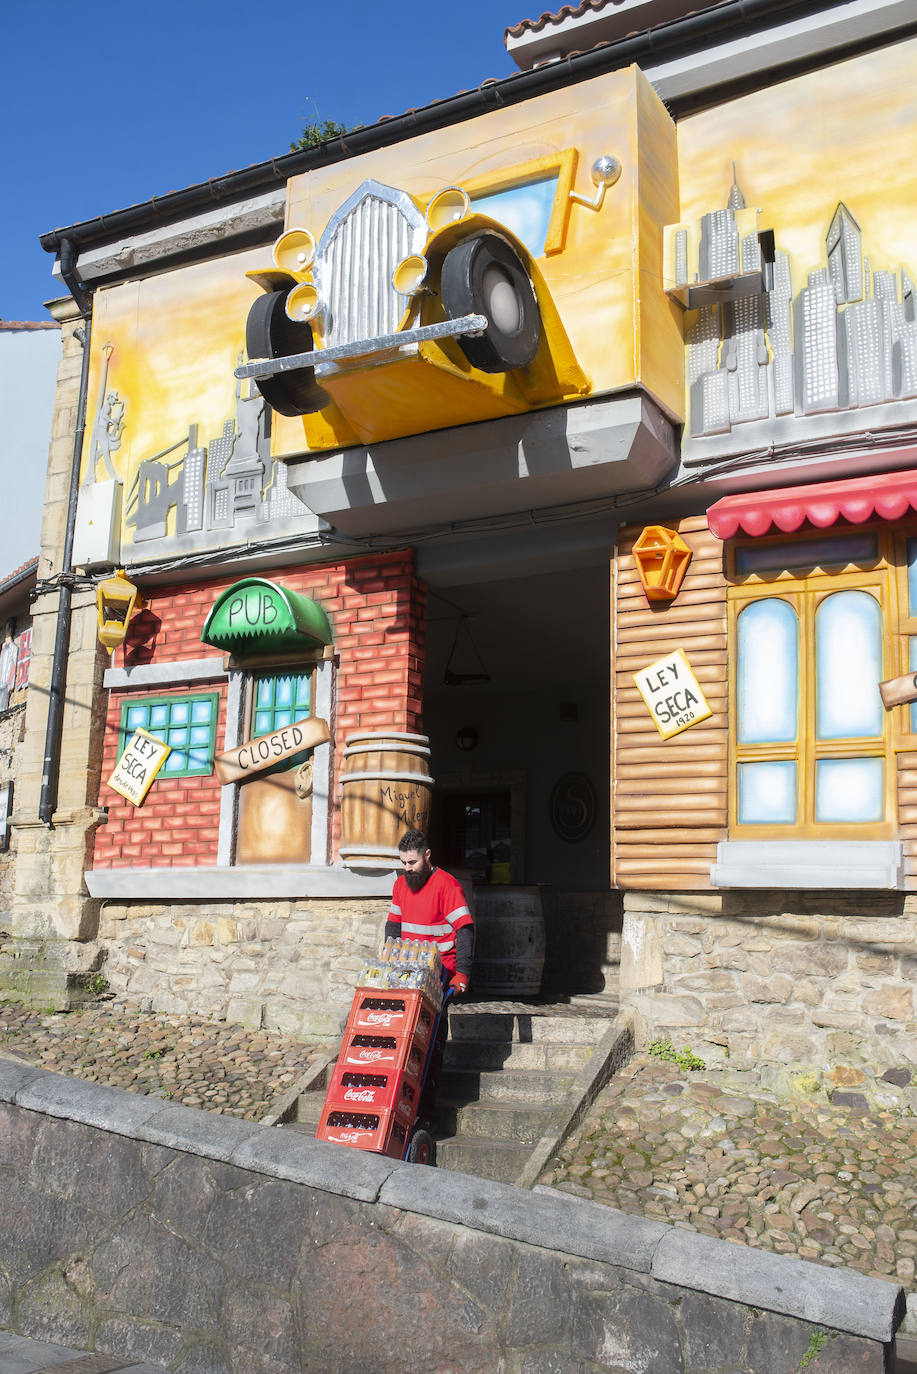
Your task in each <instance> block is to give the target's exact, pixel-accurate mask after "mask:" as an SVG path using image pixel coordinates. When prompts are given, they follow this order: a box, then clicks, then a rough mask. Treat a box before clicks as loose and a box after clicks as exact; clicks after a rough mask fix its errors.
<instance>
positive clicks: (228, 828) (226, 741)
mask: <svg viewBox="0 0 917 1374" xmlns="http://www.w3.org/2000/svg"><path fill="white" fill-rule="evenodd" d="M228 676H229V687H228V689H227V692H226V730H225V733H224V736H223V751H224V753H225V751H226V750H227V749H235V748H236V746H237V745H238V744H241V743H242V702H243V692H242V683H243V676H244V675H243V673H242V672H241V670H238V669H234V670H233V671H232V672H231V673H229V675H228ZM238 818H239V788H238V786H237V785H236V784H234V783H227V784H226V786H225V787H221V788H220V828H219V832H218V835H217V864H218V865H219V866H220V867H221V868H222V867H228V866H229V865H230V864H231V863H232V861H233V857H234V854H235V839H236V825H237V823H238Z"/></svg>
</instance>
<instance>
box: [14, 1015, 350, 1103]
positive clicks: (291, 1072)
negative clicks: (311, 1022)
mask: <svg viewBox="0 0 917 1374" xmlns="http://www.w3.org/2000/svg"><path fill="white" fill-rule="evenodd" d="M322 1052H323V1049H322V1047H321V1046H317V1045H305V1044H302V1043H301V1042H300V1041H298V1040H294V1039H292V1038H291V1037H290V1036H287V1035H277V1034H274V1033H273V1032H270V1031H251V1030H245V1029H243V1028H242V1027H241V1026H234V1025H226V1024H225V1023H223V1022H213V1021H204V1020H203V1019H201V1018H200V1017H196V1016H165V1015H156V1014H153V1013H149V1012H147V1013H144V1012H140V1011H138V1010H136V1009H134V1008H132V1007H131V1006H130V1005H129V1004H126V1003H125V1004H119V1005H114V1004H112V1003H107V1002H104V1001H100V1002H97V1003H93V1004H91V1005H90V1006H88V1007H85V1008H83V1009H81V1010H79V1011H73V1012H58V1013H52V1014H48V1013H47V1012H35V1011H30V1010H28V1009H27V1008H24V1007H15V1006H3V1005H0V1054H5V1055H13V1056H15V1057H16V1058H17V1059H24V1060H27V1061H28V1062H29V1063H30V1064H38V1065H40V1066H41V1067H42V1068H45V1069H52V1070H53V1071H54V1072H55V1073H65V1074H72V1075H73V1076H74V1077H75V1078H86V1079H89V1080H90V1081H91V1082H93V1083H107V1084H109V1085H110V1086H111V1087H115V1088H126V1089H128V1090H129V1091H130V1092H137V1093H148V1094H149V1095H150V1096H152V1097H162V1098H166V1099H168V1100H169V1101H172V1102H180V1103H183V1104H184V1105H185V1106H187V1107H203V1108H206V1109H207V1110H208V1111H214V1112H223V1113H225V1114H226V1115H227V1116H238V1117H243V1118H244V1119H245V1120H248V1121H258V1120H260V1119H261V1118H262V1117H263V1116H265V1115H266V1114H267V1112H268V1111H269V1110H270V1108H271V1106H272V1104H274V1103H275V1102H276V1101H277V1099H278V1098H279V1097H281V1096H282V1095H283V1094H284V1093H285V1092H287V1091H288V1090H289V1089H290V1088H291V1087H292V1086H293V1084H294V1083H295V1082H296V1081H297V1079H299V1078H301V1077H302V1075H303V1074H304V1073H305V1072H306V1070H307V1069H308V1067H309V1065H310V1064H311V1063H312V1062H313V1060H314V1059H315V1058H316V1057H317V1056H318V1055H320V1054H321V1053H322Z"/></svg>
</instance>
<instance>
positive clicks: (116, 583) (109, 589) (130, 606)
mask: <svg viewBox="0 0 917 1374" xmlns="http://www.w3.org/2000/svg"><path fill="white" fill-rule="evenodd" d="M139 595H140V593H139V592H138V590H137V588H136V587H135V586H134V584H133V582H129V581H128V579H127V578H126V577H125V575H124V569H123V568H119V569H118V571H117V572H116V573H115V575H114V577H106V579H105V581H104V582H100V583H99V585H98V588H97V590H96V608H97V620H98V635H99V643H100V644H104V645H105V648H106V649H107V650H108V652H109V653H113V652H114V650H115V649H117V647H118V645H119V644H123V643H124V637H125V635H126V634H127V627H128V623H129V621H130V618H131V616H132V615H133V613H134V611H135V610H138V609H139V607H140V606H141V605H142V604H143V603H142V602H140V601H139V600H138V598H139Z"/></svg>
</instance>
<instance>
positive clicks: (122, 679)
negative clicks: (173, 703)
mask: <svg viewBox="0 0 917 1374" xmlns="http://www.w3.org/2000/svg"><path fill="white" fill-rule="evenodd" d="M226 677H229V673H228V672H227V671H226V669H225V668H224V667H223V660H222V658H186V659H174V660H173V661H172V662H169V663H138V664H137V666H136V667H134V668H106V669H105V674H104V676H103V678H102V686H103V687H169V686H171V685H172V684H173V683H175V682H215V681H217V680H218V679H220V678H226Z"/></svg>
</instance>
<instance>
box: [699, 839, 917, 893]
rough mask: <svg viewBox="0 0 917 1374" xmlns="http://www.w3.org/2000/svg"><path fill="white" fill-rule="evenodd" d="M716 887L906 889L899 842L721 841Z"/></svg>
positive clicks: (712, 878) (712, 873) (712, 877)
mask: <svg viewBox="0 0 917 1374" xmlns="http://www.w3.org/2000/svg"><path fill="white" fill-rule="evenodd" d="M710 881H711V882H712V884H713V886H714V887H782V888H803V887H819V888H825V889H837V888H884V889H892V890H896V889H900V888H903V886H904V866H903V859H902V854H901V843H900V841H898V840H721V841H720V843H719V844H718V845H717V851H716V863H715V864H713V866H712V868H711V870H710Z"/></svg>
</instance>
